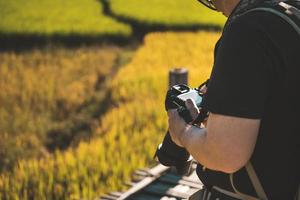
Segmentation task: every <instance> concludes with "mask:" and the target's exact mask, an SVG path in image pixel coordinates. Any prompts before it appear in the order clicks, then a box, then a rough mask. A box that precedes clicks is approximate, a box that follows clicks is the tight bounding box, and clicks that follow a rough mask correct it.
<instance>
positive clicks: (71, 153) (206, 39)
mask: <svg viewBox="0 0 300 200" xmlns="http://www.w3.org/2000/svg"><path fill="white" fill-rule="evenodd" d="M218 37H219V33H209V32H199V33H180V34H178V33H154V34H150V35H148V36H147V37H146V38H145V43H144V45H143V46H142V47H141V48H140V49H139V50H138V51H137V52H136V54H135V56H134V57H133V59H132V61H131V62H130V63H129V64H127V65H126V66H124V67H123V68H121V70H119V71H118V73H117V75H116V76H115V78H114V80H113V81H112V83H111V85H110V87H109V88H110V89H111V91H112V101H113V103H114V107H113V108H112V109H111V110H110V111H109V112H107V114H105V115H104V116H103V117H102V118H101V120H100V124H101V126H100V127H99V128H98V129H95V133H94V134H95V135H99V136H98V137H97V138H95V139H93V140H92V141H91V142H82V143H81V144H80V145H79V146H78V148H76V149H69V150H67V151H65V152H59V151H57V152H56V153H55V154H54V155H52V156H49V157H47V158H42V159H39V160H37V159H31V160H29V161H27V160H23V161H20V162H19V164H18V165H17V166H16V167H15V168H14V169H13V171H12V172H7V173H5V174H2V175H1V176H0V199H1V198H4V199H18V198H19V199H33V198H34V199H80V198H83V199H93V198H95V197H99V196H100V195H101V194H103V193H105V192H109V191H113V190H120V189H122V188H123V189H124V181H128V180H129V179H130V176H131V174H132V172H133V171H134V170H135V169H137V168H139V167H146V166H149V165H151V164H154V163H153V160H152V158H153V154H154V152H155V149H156V146H157V144H158V143H159V142H160V141H161V140H162V138H163V136H164V133H165V130H166V129H167V118H166V113H165V111H164V104H163V102H164V96H165V92H166V91H167V82H168V80H167V74H168V70H169V69H171V68H173V67H186V68H188V69H189V73H190V85H191V86H195V87H196V86H198V84H200V83H201V82H202V81H204V80H206V78H207V77H208V76H209V74H210V71H211V67H212V63H213V48H214V44H215V42H216V40H217V39H218Z"/></svg>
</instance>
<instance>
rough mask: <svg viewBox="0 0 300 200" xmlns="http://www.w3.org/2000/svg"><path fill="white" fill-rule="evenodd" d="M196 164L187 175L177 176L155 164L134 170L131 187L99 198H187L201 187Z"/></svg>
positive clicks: (163, 199)
mask: <svg viewBox="0 0 300 200" xmlns="http://www.w3.org/2000/svg"><path fill="white" fill-rule="evenodd" d="M195 167H196V165H193V166H192V172H191V173H190V175H188V176H178V175H177V174H175V173H174V172H172V170H171V169H170V168H168V167H165V166H163V165H160V164H159V165H157V166H155V167H154V168H152V169H143V170H137V171H135V173H134V175H133V182H132V183H130V185H131V188H130V189H129V190H127V191H125V192H112V193H110V194H107V195H105V196H103V197H101V198H100V199H101V200H179V199H187V198H188V197H189V196H191V195H192V194H193V193H195V192H196V191H197V190H199V189H201V188H202V186H203V185H202V183H201V182H200V180H199V178H198V177H197V175H196V171H195Z"/></svg>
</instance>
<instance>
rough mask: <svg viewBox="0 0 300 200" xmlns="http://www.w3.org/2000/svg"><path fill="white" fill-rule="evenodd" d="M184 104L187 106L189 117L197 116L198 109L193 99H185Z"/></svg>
mask: <svg viewBox="0 0 300 200" xmlns="http://www.w3.org/2000/svg"><path fill="white" fill-rule="evenodd" d="M185 105H186V107H187V109H188V110H189V111H190V114H191V117H192V118H193V120H194V119H196V118H197V116H198V114H199V109H198V107H197V105H196V103H195V101H194V100H193V99H187V100H186V101H185Z"/></svg>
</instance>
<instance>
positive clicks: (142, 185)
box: [118, 164, 169, 200]
mask: <svg viewBox="0 0 300 200" xmlns="http://www.w3.org/2000/svg"><path fill="white" fill-rule="evenodd" d="M168 169H169V168H168V167H165V166H163V165H161V164H159V165H157V166H156V167H154V168H152V169H150V170H149V175H150V174H151V176H149V177H146V178H144V179H143V180H141V181H140V182H138V183H136V184H135V185H134V186H133V187H132V188H130V189H129V190H128V191H127V192H125V193H124V194H122V195H121V196H120V197H119V198H118V200H124V199H126V198H128V197H130V196H131V195H132V194H134V193H137V192H138V191H140V190H141V189H143V188H145V187H146V186H147V185H149V184H150V183H152V182H153V181H155V180H156V179H157V178H159V176H161V174H162V173H164V172H166V171H167V170H168Z"/></svg>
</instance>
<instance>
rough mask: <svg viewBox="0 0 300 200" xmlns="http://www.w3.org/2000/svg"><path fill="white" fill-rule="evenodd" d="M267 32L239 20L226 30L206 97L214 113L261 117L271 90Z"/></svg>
mask: <svg viewBox="0 0 300 200" xmlns="http://www.w3.org/2000/svg"><path fill="white" fill-rule="evenodd" d="M267 52H268V51H267V46H266V42H265V38H264V36H263V33H262V32H261V31H260V30H259V29H258V28H256V25H255V24H251V23H246V22H243V20H236V22H233V23H232V24H231V25H229V26H228V27H227V28H226V30H224V32H223V35H222V37H221V39H220V42H219V45H218V49H217V51H216V53H215V63H214V66H213V70H212V73H211V77H210V82H209V84H208V90H207V93H206V95H205V98H204V106H205V107H206V109H207V110H208V111H210V112H212V113H216V114H223V115H228V116H236V117H243V118H251V119H261V118H262V116H263V113H264V107H265V104H266V101H267V99H268V95H269V93H270V86H271V83H270V81H271V66H270V65H271V64H270V63H271V62H270V56H269V54H268V53H267Z"/></svg>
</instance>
